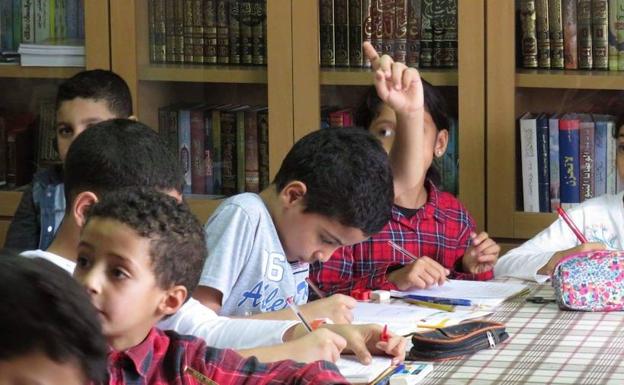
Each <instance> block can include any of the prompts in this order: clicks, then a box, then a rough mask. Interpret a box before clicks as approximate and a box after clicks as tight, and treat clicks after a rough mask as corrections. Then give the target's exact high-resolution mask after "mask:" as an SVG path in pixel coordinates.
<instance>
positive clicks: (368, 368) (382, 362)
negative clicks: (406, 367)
mask: <svg viewBox="0 0 624 385" xmlns="http://www.w3.org/2000/svg"><path fill="white" fill-rule="evenodd" d="M390 365H392V358H390V357H376V356H373V360H372V362H371V363H370V364H369V365H362V364H361V363H360V362H359V361H358V359H357V357H356V356H353V355H344V356H341V357H340V359H339V360H338V361H337V362H336V366H337V367H338V370H340V373H341V374H342V375H343V376H344V377H345V378H346V379H347V380H348V381H349V382H352V383H354V384H367V383H369V382H371V381H373V380H374V379H375V378H377V376H379V375H380V374H381V372H383V371H384V370H386V369H388V368H389V367H390Z"/></svg>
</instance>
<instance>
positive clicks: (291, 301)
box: [286, 297, 312, 332]
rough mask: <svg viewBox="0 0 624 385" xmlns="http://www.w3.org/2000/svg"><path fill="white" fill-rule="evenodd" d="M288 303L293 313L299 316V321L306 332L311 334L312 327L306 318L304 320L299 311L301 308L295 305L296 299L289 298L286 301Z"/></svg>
mask: <svg viewBox="0 0 624 385" xmlns="http://www.w3.org/2000/svg"><path fill="white" fill-rule="evenodd" d="M286 303H288V306H289V307H290V310H292V311H293V313H295V315H296V316H297V318H299V321H301V323H302V324H303V326H304V327H305V328H306V330H307V331H308V332H311V331H312V327H311V326H310V324H309V323H308V321H306V320H305V318H303V315H302V314H301V311H300V310H299V307H298V306H297V304H295V300H294V298H293V297H289V298H287V299H286Z"/></svg>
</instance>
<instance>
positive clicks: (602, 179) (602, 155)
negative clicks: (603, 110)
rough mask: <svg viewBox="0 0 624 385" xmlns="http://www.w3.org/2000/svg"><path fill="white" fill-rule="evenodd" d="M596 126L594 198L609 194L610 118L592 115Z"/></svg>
mask: <svg viewBox="0 0 624 385" xmlns="http://www.w3.org/2000/svg"><path fill="white" fill-rule="evenodd" d="M592 118H593V119H594V124H595V131H594V148H595V153H594V166H595V174H594V196H597V197H598V196H601V195H604V194H606V193H607V140H608V138H609V127H608V120H609V117H608V116H605V115H592Z"/></svg>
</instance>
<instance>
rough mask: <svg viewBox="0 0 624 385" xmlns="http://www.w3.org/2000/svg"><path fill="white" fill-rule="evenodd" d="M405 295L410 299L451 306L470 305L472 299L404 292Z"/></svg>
mask: <svg viewBox="0 0 624 385" xmlns="http://www.w3.org/2000/svg"><path fill="white" fill-rule="evenodd" d="M405 297H407V298H410V299H415V300H416V301H423V302H432V303H437V304H441V305H453V306H472V301H470V300H469V299H459V298H440V297H430V296H428V295H417V294H405Z"/></svg>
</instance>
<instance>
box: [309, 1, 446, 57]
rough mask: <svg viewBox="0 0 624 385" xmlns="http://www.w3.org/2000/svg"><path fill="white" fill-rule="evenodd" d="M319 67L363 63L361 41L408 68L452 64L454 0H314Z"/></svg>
mask: <svg viewBox="0 0 624 385" xmlns="http://www.w3.org/2000/svg"><path fill="white" fill-rule="evenodd" d="M319 14H320V20H319V23H320V52H321V65H322V66H326V67H334V66H335V67H368V66H370V63H368V62H367V60H366V59H365V58H364V57H363V55H362V42H363V41H370V42H371V44H372V45H373V46H374V47H375V49H376V50H377V52H380V53H384V54H388V55H390V56H392V57H393V58H394V60H395V61H399V62H402V63H405V64H407V65H408V66H410V67H417V68H418V67H421V68H428V67H440V68H443V67H456V66H457V0H319Z"/></svg>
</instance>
